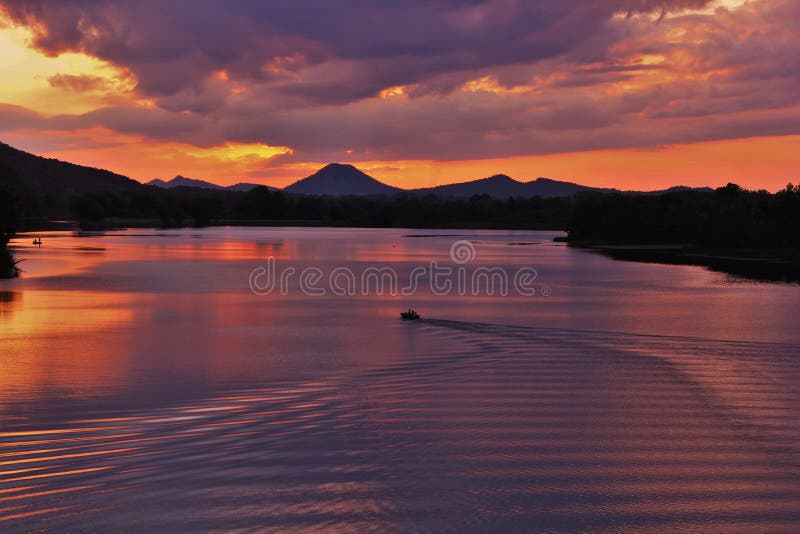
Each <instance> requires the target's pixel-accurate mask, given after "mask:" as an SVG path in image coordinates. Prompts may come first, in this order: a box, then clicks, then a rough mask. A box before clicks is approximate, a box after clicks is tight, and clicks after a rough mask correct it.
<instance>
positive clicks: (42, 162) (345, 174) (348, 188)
mask: <svg viewBox="0 0 800 534" xmlns="http://www.w3.org/2000/svg"><path fill="white" fill-rule="evenodd" d="M2 176H5V177H6V178H7V179H11V180H13V181H16V182H18V183H19V184H20V185H21V187H22V188H23V189H25V190H28V191H30V192H32V193H36V194H40V195H42V196H44V197H45V198H51V197H52V199H53V200H52V202H53V204H55V205H56V206H58V207H59V208H66V207H68V204H69V199H71V198H74V197H76V196H80V195H82V194H85V193H104V192H113V191H129V190H136V189H139V188H144V187H146V186H155V187H159V188H163V189H172V188H175V187H192V188H201V189H213V190H228V191H249V190H251V189H253V188H255V187H259V185H258V184H252V183H238V184H235V185H231V186H221V185H217V184H214V183H211V182H207V181H204V180H195V179H192V178H186V177H184V176H176V177H175V178H173V179H171V180H169V181H164V180H159V179H155V180H151V181H150V182H148V183H147V184H144V185H143V184H141V183H139V182H137V181H135V180H131V179H130V178H126V177H125V176H121V175H119V174H115V173H113V172H110V171H106V170H102V169H95V168H92V167H84V166H81V165H75V164H72V163H67V162H63V161H59V160H56V159H47V158H42V157H39V156H35V155H33V154H29V153H27V152H23V151H21V150H17V149H15V148H12V147H10V146H8V145H6V144H3V143H0V177H2ZM269 189H275V188H272V187H270V188H269ZM688 189H691V188H688V187H684V186H677V187H672V188H670V189H665V190H660V191H647V192H642V191H624V192H625V193H629V194H661V193H665V192H670V191H677V190H688ZM694 189H695V190H698V191H711V189H710V188H707V187H705V188H694ZM283 191H285V192H287V193H293V194H302V195H332V196H336V195H393V194H397V193H411V194H418V195H429V194H431V195H438V196H446V197H462V198H463V197H470V196H472V195H483V194H485V195H489V196H493V197H498V198H506V197H510V196H517V197H531V196H540V197H549V198H552V197H566V196H572V195H575V194H576V193H579V192H584V191H594V192H598V193H613V192H621V191H618V190H617V189H607V188H598V187H589V186H585V185H580V184H576V183H572V182H562V181H557V180H550V179H548V178H537V179H535V180H532V181H530V182H520V181H517V180H514V179H513V178H510V177H508V176H506V175H504V174H497V175H495V176H491V177H489V178H482V179H479V180H474V181H471V182H462V183H454V184H448V185H440V186H437V187H428V188H422V189H400V188H397V187H393V186H390V185H387V184H384V183H382V182H380V181H378V180H376V179H375V178H373V177H371V176H369V175H368V174H366V173H364V172H362V171H360V170H359V169H357V168H356V167H354V166H352V165H347V164H341V163H331V164H329V165H326V166H325V167H323V168H322V169H320V170H318V171H317V172H315V173H314V174H312V175H310V176H308V177H306V178H303V179H302V180H299V181H297V182H295V183H293V184H291V185H290V186H288V187H285V188H284V189H283Z"/></svg>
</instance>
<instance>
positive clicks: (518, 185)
mask: <svg viewBox="0 0 800 534" xmlns="http://www.w3.org/2000/svg"><path fill="white" fill-rule="evenodd" d="M688 189H691V188H689V187H685V186H676V187H671V188H669V189H664V190H659V191H620V190H618V189H609V188H604V187H589V186H586V185H580V184H576V183H572V182H561V181H558V180H551V179H549V178H537V179H535V180H532V181H530V182H520V181H517V180H514V179H513V178H510V177H509V176H506V175H505V174H496V175H494V176H490V177H489V178H481V179H479V180H473V181H471V182H461V183H455V184H447V185H440V186H437V187H426V188H421V189H400V188H398V187H392V186H390V185H387V184H384V183H383V182H379V181H378V180H376V179H375V178H373V177H372V176H370V175H368V174H365V173H364V172H362V171H360V170H358V169H357V168H355V167H353V166H352V165H343V164H341V163H331V164H329V165H326V166H325V167H323V168H322V169H320V170H318V171H317V172H315V173H314V174H312V175H311V176H308V177H306V178H303V179H302V180H299V181H297V182H295V183H293V184H292V185H290V186H288V187H286V188H284V191H286V192H287V193H296V194H303V195H340V196H341V195H392V194H396V193H414V194H418V195H437V196H442V197H456V198H463V197H471V196H473V195H489V196H492V197H497V198H507V197H532V196H540V197H544V198H554V197H570V196H573V195H575V194H576V193H581V192H586V191H592V192H595V193H622V192H624V193H629V194H661V193H667V192H671V191H679V190H688ZM697 190H703V191H711V189H710V188H708V187H704V188H697Z"/></svg>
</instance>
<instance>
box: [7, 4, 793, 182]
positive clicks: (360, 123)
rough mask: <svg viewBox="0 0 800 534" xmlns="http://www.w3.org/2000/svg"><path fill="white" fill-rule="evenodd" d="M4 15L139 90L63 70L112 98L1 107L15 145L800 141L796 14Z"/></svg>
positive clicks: (117, 7) (431, 8)
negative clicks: (97, 131) (29, 140)
mask: <svg viewBox="0 0 800 534" xmlns="http://www.w3.org/2000/svg"><path fill="white" fill-rule="evenodd" d="M0 9H2V10H3V11H4V13H5V16H6V17H7V19H8V20H10V21H11V22H12V23H13V24H16V25H18V26H19V27H24V28H27V29H29V30H30V31H31V32H32V34H31V36H32V37H31V46H33V47H35V48H36V49H37V50H39V51H40V52H42V53H45V54H47V55H50V56H58V55H60V54H64V53H77V54H83V55H86V56H91V57H92V58H96V59H97V60H98V61H102V62H105V64H108V65H112V66H114V68H116V69H117V71H118V72H117V74H116V76H119V77H122V78H123V79H124V80H126V81H125V83H124V84H121V85H119V86H116V85H115V83H116V82H114V80H113V79H109V78H108V77H105V76H100V75H93V74H78V73H71V72H61V71H59V72H58V73H56V74H54V75H50V76H48V77H47V78H46V79H47V80H48V81H49V84H50V85H51V86H53V87H56V88H58V89H61V90H62V91H63V92H65V93H67V92H72V93H91V92H104V93H108V92H113V91H116V92H117V93H119V97H118V98H117V99H116V100H114V99H113V98H111V97H110V96H108V95H105V96H104V100H103V102H102V104H100V105H96V106H95V107H94V108H93V109H92V110H91V111H88V112H85V113H67V114H62V115H58V114H54V113H52V112H45V111H44V110H37V109H35V108H32V110H26V109H22V108H20V107H19V106H17V107H13V106H5V107H0V120H3V124H2V125H0V129H3V130H7V131H13V130H18V129H24V128H28V129H36V128H38V129H41V130H43V131H44V130H46V131H51V132H52V131H62V132H65V133H66V132H70V131H78V130H87V129H93V128H102V129H105V130H108V131H111V132H116V133H119V134H121V135H128V136H136V137H137V138H140V139H143V140H147V141H153V142H155V141H159V142H173V143H180V144H183V145H190V146H195V147H200V148H213V147H220V146H224V145H225V144H226V143H244V144H249V145H263V146H268V147H288V148H290V149H291V153H290V152H289V150H283V151H282V153H284V154H285V155H284V156H281V157H280V158H279V161H281V162H282V164H284V165H288V164H290V163H291V164H294V163H297V164H302V163H303V162H312V161H314V162H317V161H326V160H349V161H355V162H358V161H386V162H391V161H394V160H414V159H417V160H435V161H458V160H464V159H480V158H501V157H516V156H531V155H542V154H554V153H565V152H580V151H594V150H606V149H642V148H652V147H658V146H662V145H665V144H675V143H691V142H705V141H716V140H726V139H740V138H747V137H757V136H778V135H792V134H800V91H798V87H800V54H797V50H800V34H799V33H798V32H797V31H796V28H797V27H798V24H800V3H798V2H796V1H795V0H750V1H748V2H743V1H736V0H538V1H532V0H531V1H527V0H461V1H457V0H407V1H405V2H395V1H377V0H375V1H371V2H365V1H363V0H307V1H293V2H289V1H244V0H239V1H236V0H234V1H222V0H195V1H191V2H189V1H181V0H176V1H172V2H155V1H146V0H138V1H136V0H129V1H110V0H64V1H61V2H50V1H45V0H0ZM10 104H18V102H10ZM28 107H31V106H28ZM271 165H275V162H272V163H271ZM265 173H266V171H265ZM265 175H266V174H265Z"/></svg>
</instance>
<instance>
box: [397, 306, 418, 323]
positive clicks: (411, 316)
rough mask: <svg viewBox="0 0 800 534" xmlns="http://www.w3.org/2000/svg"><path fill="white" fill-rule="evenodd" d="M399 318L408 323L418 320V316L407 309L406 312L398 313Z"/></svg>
mask: <svg viewBox="0 0 800 534" xmlns="http://www.w3.org/2000/svg"><path fill="white" fill-rule="evenodd" d="M400 317H402V318H403V319H406V320H408V321H416V320H417V319H419V314H418V313H417V312H415V311H414V310H412V309H410V308H409V310H408V311H404V312H400Z"/></svg>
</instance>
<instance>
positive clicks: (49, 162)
mask: <svg viewBox="0 0 800 534" xmlns="http://www.w3.org/2000/svg"><path fill="white" fill-rule="evenodd" d="M0 174H2V176H3V178H4V180H5V181H10V182H12V183H14V184H15V187H17V188H19V189H21V190H22V192H24V194H27V195H31V196H34V197H36V198H38V199H41V202H43V203H44V204H46V207H47V210H48V211H49V212H51V213H53V214H58V215H63V214H67V213H68V212H69V207H70V201H71V199H73V198H75V197H78V196H80V195H84V194H87V193H107V192H124V191H134V190H137V189H140V188H142V187H143V186H142V184H140V183H139V182H137V181H135V180H131V179H130V178H126V177H125V176H122V175H120V174H116V173H113V172H111V171H106V170H103V169H95V168H94V167H84V166H82V165H75V164H73V163H67V162H65V161H60V160H57V159H49V158H43V157H40V156H35V155H33V154H29V153H27V152H23V151H22V150H17V149H15V148H12V147H10V146H8V145H6V144H4V143H0Z"/></svg>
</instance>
